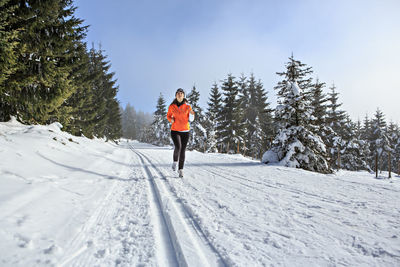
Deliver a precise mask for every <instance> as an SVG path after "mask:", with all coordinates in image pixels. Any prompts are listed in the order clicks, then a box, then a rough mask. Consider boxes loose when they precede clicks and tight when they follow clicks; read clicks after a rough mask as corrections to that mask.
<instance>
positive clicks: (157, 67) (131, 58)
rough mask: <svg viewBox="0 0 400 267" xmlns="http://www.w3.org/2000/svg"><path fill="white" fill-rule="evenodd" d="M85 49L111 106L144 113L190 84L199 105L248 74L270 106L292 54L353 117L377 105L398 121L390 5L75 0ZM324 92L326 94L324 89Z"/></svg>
mask: <svg viewBox="0 0 400 267" xmlns="http://www.w3.org/2000/svg"><path fill="white" fill-rule="evenodd" d="M75 5H76V6H77V7H78V10H77V12H76V15H77V17H79V18H82V19H84V20H85V24H89V25H90V27H89V32H88V36H87V41H88V43H89V44H90V43H91V42H95V43H100V42H101V44H102V48H103V49H104V50H105V51H106V54H107V55H108V57H109V59H110V61H111V63H112V70H113V71H115V72H116V78H117V79H118V84H119V86H120V91H119V93H118V99H119V100H120V101H121V103H122V105H123V106H125V105H126V103H128V102H130V103H131V104H132V105H133V106H134V107H135V108H136V109H137V110H142V111H146V112H153V111H154V109H155V106H156V101H157V98H158V96H159V94H160V92H162V93H163V95H164V96H165V98H166V101H167V103H169V102H170V101H171V100H172V98H173V97H174V93H175V90H176V89H177V88H178V87H182V88H184V89H185V90H186V91H187V92H188V91H189V90H190V89H191V87H192V86H193V84H195V85H196V87H197V89H198V90H199V91H200V104H201V105H202V106H203V107H206V102H207V99H208V96H209V91H210V88H211V86H212V84H213V83H214V81H217V82H219V81H220V80H221V79H224V78H225V77H226V75H227V73H232V74H234V75H236V76H239V75H240V74H241V73H244V74H245V75H249V74H250V73H251V72H254V74H255V75H256V77H257V78H260V79H261V80H262V81H263V82H264V86H265V88H266V89H267V91H268V96H269V100H270V102H271V103H272V106H275V102H276V98H275V92H274V91H273V89H272V88H273V87H274V86H275V84H276V82H277V81H278V79H279V78H278V76H277V75H276V74H275V72H277V71H282V70H283V69H284V63H285V62H286V61H287V58H288V57H289V56H290V54H291V53H292V52H293V53H294V56H295V58H297V59H299V60H301V61H302V62H303V63H306V64H308V65H310V66H312V67H313V69H314V74H315V75H314V77H319V79H320V80H321V81H323V82H326V83H327V85H328V86H329V85H331V84H332V83H333V82H334V83H335V84H336V86H337V91H338V92H339V93H340V99H339V100H340V101H341V102H343V109H344V110H346V111H348V112H349V114H350V115H351V117H352V118H353V119H357V118H360V119H363V118H364V116H365V114H366V113H368V114H369V115H370V116H371V115H373V114H374V113H375V110H376V108H377V107H380V109H381V110H382V111H383V112H384V113H385V114H386V118H387V120H388V121H390V120H392V121H394V122H397V123H400V85H399V82H398V81H397V80H398V78H397V77H399V74H400V54H399V51H398V50H399V47H400V19H399V17H400V16H399V15H398V14H400V1H398V0H381V1H378V0H376V1H362V0H348V1H340V0H325V1H317V0H308V1H306V0H304V1H301V0H299V1H289V0H287V1H267V0H265V1H256V0H247V1H246V0H243V1H235V0H232V1H219V0H215V1H212V0H210V1H201V0H164V1H163V0H159V1H154V0H140V1H128V0H116V1H109V0H108V1H105V0H96V1H95V0H78V1H75ZM326 91H328V90H326Z"/></svg>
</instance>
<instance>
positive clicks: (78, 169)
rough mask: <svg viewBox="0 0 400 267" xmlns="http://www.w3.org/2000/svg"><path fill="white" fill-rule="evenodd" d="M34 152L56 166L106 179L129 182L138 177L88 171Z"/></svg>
mask: <svg viewBox="0 0 400 267" xmlns="http://www.w3.org/2000/svg"><path fill="white" fill-rule="evenodd" d="M36 154H38V155H39V156H40V157H42V158H44V159H46V160H48V161H50V162H51V163H53V164H56V165H58V166H61V167H64V168H67V169H70V170H73V171H79V172H86V173H89V174H94V175H97V176H101V177H103V178H105V179H108V180H118V181H124V182H129V181H132V180H135V181H137V180H138V178H128V179H124V178H121V177H117V176H112V175H107V174H101V173H97V172H94V171H89V170H86V169H82V168H78V167H73V166H68V165H66V164H63V163H59V162H57V161H54V160H52V159H49V158H48V157H46V156H44V155H42V154H40V153H39V152H36Z"/></svg>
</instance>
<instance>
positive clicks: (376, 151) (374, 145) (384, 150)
mask: <svg viewBox="0 0 400 267" xmlns="http://www.w3.org/2000/svg"><path fill="white" fill-rule="evenodd" d="M371 133H372V135H371V136H370V138H371V139H370V147H371V158H374V157H375V155H377V156H378V165H379V169H380V170H384V169H386V167H387V157H388V152H389V151H391V150H392V149H391V147H390V144H389V139H388V136H387V132H386V121H385V117H384V115H383V112H382V111H381V110H379V108H378V109H377V110H376V113H375V118H374V119H373V120H372V123H371Z"/></svg>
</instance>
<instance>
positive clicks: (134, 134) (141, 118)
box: [120, 103, 153, 140]
mask: <svg viewBox="0 0 400 267" xmlns="http://www.w3.org/2000/svg"><path fill="white" fill-rule="evenodd" d="M120 110H121V111H120V112H121V114H122V115H121V122H122V137H124V138H127V139H132V140H142V139H143V138H144V135H145V130H146V129H147V128H148V126H149V125H150V124H151V123H152V121H153V115H152V114H151V113H145V112H143V111H136V110H135V108H134V107H133V106H131V104H130V103H128V104H127V105H126V107H125V109H123V108H122V107H121V108H120Z"/></svg>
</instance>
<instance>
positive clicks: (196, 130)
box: [187, 86, 207, 151]
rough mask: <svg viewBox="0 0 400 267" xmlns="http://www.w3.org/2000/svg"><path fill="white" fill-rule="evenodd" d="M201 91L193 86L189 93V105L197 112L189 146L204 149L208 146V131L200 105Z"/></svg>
mask: <svg viewBox="0 0 400 267" xmlns="http://www.w3.org/2000/svg"><path fill="white" fill-rule="evenodd" d="M199 99H200V93H199V91H197V90H196V86H193V88H192V90H191V91H190V92H189V93H188V95H187V100H188V101H189V105H190V106H191V107H192V109H193V111H194V112H195V114H196V115H195V120H194V121H192V122H190V128H191V134H190V135H189V136H190V137H189V142H188V148H189V149H197V150H200V151H204V150H205V148H206V140H207V132H206V130H205V129H204V126H203V125H204V114H203V110H202V109H201V107H200V106H199Z"/></svg>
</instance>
